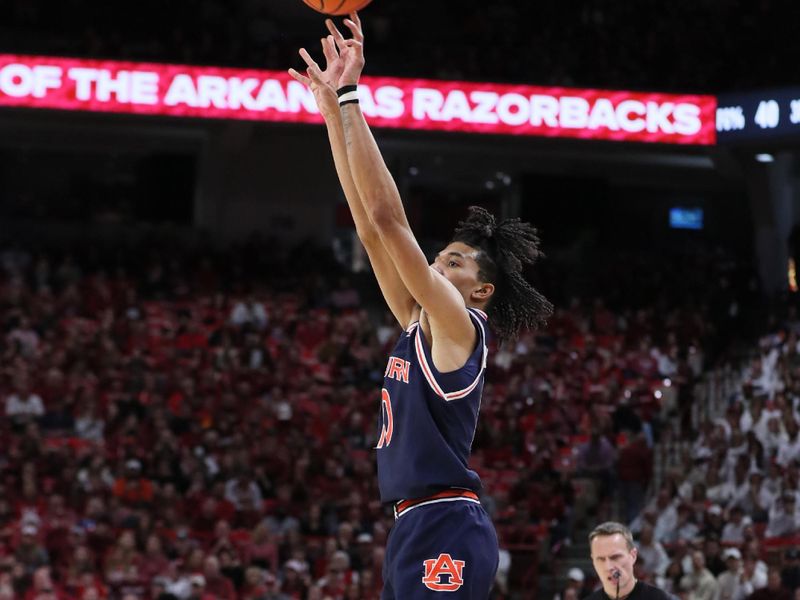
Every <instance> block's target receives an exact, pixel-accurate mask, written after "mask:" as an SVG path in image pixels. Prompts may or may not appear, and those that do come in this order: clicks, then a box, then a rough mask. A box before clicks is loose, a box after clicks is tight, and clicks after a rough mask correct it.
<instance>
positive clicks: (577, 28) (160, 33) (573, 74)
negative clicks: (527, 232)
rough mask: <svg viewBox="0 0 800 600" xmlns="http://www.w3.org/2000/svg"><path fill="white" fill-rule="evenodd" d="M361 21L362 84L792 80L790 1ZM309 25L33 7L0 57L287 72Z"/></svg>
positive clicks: (11, 24)
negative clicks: (403, 80)
mask: <svg viewBox="0 0 800 600" xmlns="http://www.w3.org/2000/svg"><path fill="white" fill-rule="evenodd" d="M291 2H294V3H295V4H290V3H291ZM363 14H364V17H365V22H366V27H367V35H368V36H369V37H368V40H369V45H370V47H369V72H370V73H371V74H381V75H394V76H407V77H433V78H448V79H467V80H477V81H500V82H511V83H529V84H538V85H559V86H579V87H583V86H594V87H601V88H609V87H611V88H623V89H625V88H628V89H649V90H657V91H659V90H660V91H693V92H705V93H715V92H720V91H732V90H737V89H742V88H748V87H750V88H757V87H767V86H779V85H790V84H794V83H795V82H794V81H793V79H792V78H793V72H792V70H791V69H790V68H787V67H788V65H789V64H790V62H789V61H790V60H791V57H792V56H793V55H792V50H791V49H793V48H795V45H796V42H795V39H794V32H793V29H792V24H793V23H795V22H796V21H797V20H798V17H800V15H798V6H797V5H796V3H791V2H780V1H778V0H759V1H756V2H745V1H741V0H740V1H736V2H727V3H725V4H724V5H721V4H720V3H719V2H713V1H710V0H703V1H694V0H692V1H690V0H681V1H679V2H670V3H664V2H655V1H654V0H641V1H640V2H637V3H635V4H629V3H612V2H605V1H602V0H585V1H583V2H580V3H572V4H564V3H560V4H559V3H550V4H542V3H531V2H515V1H514V0H498V1H494V2H486V3H464V2H452V1H449V2H448V1H440V2H435V3H432V4H429V5H426V6H425V9H424V11H420V10H418V9H417V7H414V6H409V5H407V4H405V3H401V2H388V1H385V0H384V1H381V0H375V2H373V3H372V5H371V6H370V7H369V8H367V9H366V10H365V11H364V12H363ZM314 19H315V18H314V13H313V12H312V11H311V9H310V8H307V7H303V6H302V5H300V0H286V2H266V1H259V0H242V1H238V2H224V1H223V0H198V1H195V2H192V3H190V4H188V5H187V4H186V3H185V2H153V1H146V0H145V1H143V2H137V3H135V4H107V5H102V4H100V5H92V6H91V7H88V6H87V5H86V4H85V3H82V2H79V1H78V0H64V1H63V2H59V3H57V4H53V3H50V2H45V1H44V0H29V1H28V2H16V3H12V4H10V5H9V6H8V7H7V10H6V12H5V13H4V18H3V23H2V24H0V51H5V52H19V53H23V52H24V53H39V54H58V55H67V56H84V57H92V58H115V59H133V60H149V61H157V62H167V61H169V62H181V63H194V64H208V65H225V66H239V67H254V68H270V69H278V70H281V71H283V70H285V69H286V68H287V67H289V66H292V65H294V66H295V67H297V66H298V63H297V60H298V59H297V56H296V51H297V48H299V47H303V46H306V47H308V46H309V45H311V44H312V43H316V41H317V40H318V37H319V35H320V32H321V31H322V30H321V29H320V28H321V23H320V22H319V20H317V21H315V20H314ZM315 27H316V29H315ZM412 32H413V33H412ZM409 35H413V37H414V44H413V45H410V46H407V47H405V48H404V51H403V52H398V51H397V47H398V46H397V45H398V43H400V42H401V40H406V39H408V36H409Z"/></svg>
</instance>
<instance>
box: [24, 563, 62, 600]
mask: <svg viewBox="0 0 800 600" xmlns="http://www.w3.org/2000/svg"><path fill="white" fill-rule="evenodd" d="M66 599H67V596H66V594H64V592H63V591H62V590H61V588H60V587H59V586H58V585H56V584H55V583H54V582H53V577H52V576H51V574H50V567H40V568H38V569H36V571H34V573H33V581H32V584H31V587H30V588H28V591H27V592H25V600H66Z"/></svg>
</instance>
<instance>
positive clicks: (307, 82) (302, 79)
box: [289, 69, 311, 86]
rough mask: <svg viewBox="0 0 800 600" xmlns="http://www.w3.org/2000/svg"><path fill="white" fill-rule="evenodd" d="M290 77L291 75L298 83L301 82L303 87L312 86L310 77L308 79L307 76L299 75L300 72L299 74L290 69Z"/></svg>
mask: <svg viewBox="0 0 800 600" xmlns="http://www.w3.org/2000/svg"><path fill="white" fill-rule="evenodd" d="M289 75H291V76H292V77H294V78H295V79H296V80H297V81H299V82H300V83H302V84H303V85H307V86H310V85H311V80H310V79H309V78H308V77H306V76H305V75H302V74H300V73H298V72H297V71H295V70H294V69H289Z"/></svg>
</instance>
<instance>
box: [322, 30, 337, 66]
mask: <svg viewBox="0 0 800 600" xmlns="http://www.w3.org/2000/svg"><path fill="white" fill-rule="evenodd" d="M322 53H323V54H324V55H325V60H327V61H328V65H330V64H331V63H332V62H334V61H335V60H336V59H337V58H339V53H338V52H337V51H336V44H334V42H333V36H332V35H329V36H327V37H324V38H322Z"/></svg>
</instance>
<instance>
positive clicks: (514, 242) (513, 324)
mask: <svg viewBox="0 0 800 600" xmlns="http://www.w3.org/2000/svg"><path fill="white" fill-rule="evenodd" d="M452 241H454V242H462V243H464V244H467V245H468V246H472V247H473V248H475V249H476V250H479V253H478V256H477V258H476V262H477V263H478V268H479V272H478V277H480V279H481V281H484V282H486V283H491V284H493V285H494V286H495V291H494V294H493V295H492V299H491V301H490V302H489V305H488V307H487V313H488V314H489V316H490V317H491V323H492V328H493V329H494V331H495V334H496V335H497V337H498V338H500V339H501V340H511V339H514V338H516V337H517V336H518V335H519V332H520V330H521V329H537V328H539V327H541V326H542V325H544V324H545V323H546V322H547V319H548V317H550V315H551V314H553V305H552V304H550V302H549V301H548V300H547V298H545V297H544V296H543V295H542V294H540V293H539V292H538V291H537V290H536V289H535V288H534V287H533V286H532V285H531V284H530V283H528V281H527V280H526V279H525V277H524V274H523V268H524V267H525V265H531V264H533V263H534V262H536V261H537V260H538V259H539V258H541V257H543V256H544V254H543V253H542V251H541V250H540V249H539V244H540V242H539V236H538V233H537V231H536V229H535V228H534V227H533V226H532V225H531V224H530V223H523V222H522V221H520V220H519V219H505V220H504V221H501V222H500V223H498V222H497V221H496V220H495V218H494V216H493V215H492V214H491V213H490V212H488V211H487V210H485V209H483V208H481V207H480V206H470V207H469V215H468V216H467V218H466V219H465V220H463V221H461V222H460V223H459V224H458V226H457V227H456V230H455V232H454V233H453V239H452Z"/></svg>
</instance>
